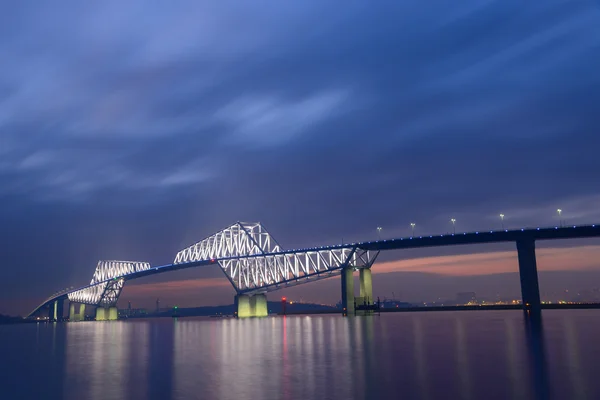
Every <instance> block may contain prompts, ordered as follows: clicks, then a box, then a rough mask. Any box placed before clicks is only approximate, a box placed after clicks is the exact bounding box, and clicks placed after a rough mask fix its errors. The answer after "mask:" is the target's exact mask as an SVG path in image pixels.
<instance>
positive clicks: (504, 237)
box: [29, 222, 600, 317]
mask: <svg viewBox="0 0 600 400" xmlns="http://www.w3.org/2000/svg"><path fill="white" fill-rule="evenodd" d="M588 237H600V225H584V226H567V227H558V226H555V227H548V228H522V229H517V230H499V231H476V232H465V233H453V234H445V235H428V236H418V237H417V236H414V237H404V238H397V239H386V240H377V241H368V242H359V243H349V244H340V245H334V246H323V247H314V248H304V249H293V250H284V249H282V248H281V246H280V245H279V244H278V243H277V241H276V240H275V239H274V238H273V237H272V236H271V235H270V234H269V233H268V232H267V231H266V230H265V229H264V227H263V226H262V225H261V224H260V223H245V222H236V223H235V224H233V225H231V226H230V227H228V228H225V229H223V230H221V231H220V232H217V233H216V234H214V235H212V236H209V237H207V238H206V239H204V240H202V241H200V242H198V243H196V244H194V245H192V246H190V247H187V248H186V249H183V250H181V251H180V252H178V253H177V255H176V256H175V259H174V261H173V263H172V264H168V265H163V266H156V267H153V266H151V265H150V264H149V263H147V262H137V261H100V262H98V265H97V267H96V270H95V272H94V274H93V277H92V280H91V281H90V283H89V284H88V285H85V286H82V287H79V288H75V289H69V290H65V291H61V292H58V293H55V294H53V295H52V296H50V297H49V298H48V299H46V300H45V301H44V302H42V303H41V304H40V305H39V306H38V307H36V308H35V309H34V310H33V311H32V312H31V313H30V314H29V317H31V316H33V315H34V314H36V313H37V312H38V311H40V310H41V309H42V308H45V307H48V306H49V305H51V304H52V303H53V302H55V301H57V300H64V299H68V300H69V301H71V302H73V303H80V304H86V305H92V306H97V307H105V308H108V307H114V306H115V305H116V303H117V301H118V299H119V296H120V294H121V291H122V290H123V286H124V284H125V282H126V281H129V280H132V279H137V278H142V277H145V276H150V275H156V274H161V273H165V272H171V271H176V270H180V269H186V268H193V267H203V266H209V265H219V266H220V267H221V270H222V271H223V273H224V274H225V276H226V277H227V279H228V280H229V282H231V284H232V286H233V287H234V289H235V290H236V292H237V294H238V295H254V294H262V293H266V292H271V291H275V290H278V289H282V288H285V287H290V286H294V285H299V284H303V283H308V282H313V281H316V280H320V279H325V278H329V277H332V276H336V275H340V274H341V273H342V271H344V270H347V269H350V268H351V269H365V268H366V269H368V268H370V267H371V266H372V265H373V263H374V262H375V260H376V258H377V255H378V254H379V252H380V251H381V250H398V249H408V248H419V247H438V246H452V245H464V244H482V243H499V242H516V243H517V250H518V252H519V269H520V273H521V286H522V291H523V297H524V301H523V303H524V304H526V301H530V300H528V299H530V298H531V299H533V300H531V301H534V302H535V295H536V293H537V302H538V303H539V288H538V283H537V269H536V264H535V245H534V242H535V241H537V240H550V239H575V238H588ZM526 292H527V293H526ZM532 296H533V297H532ZM527 304H528V303H527Z"/></svg>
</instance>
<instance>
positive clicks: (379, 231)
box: [377, 226, 383, 239]
mask: <svg viewBox="0 0 600 400" xmlns="http://www.w3.org/2000/svg"><path fill="white" fill-rule="evenodd" d="M382 229H383V228H382V227H380V226H378V227H377V237H379V239H381V230H382Z"/></svg>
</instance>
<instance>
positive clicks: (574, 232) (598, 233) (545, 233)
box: [30, 224, 600, 316]
mask: <svg viewBox="0 0 600 400" xmlns="http://www.w3.org/2000/svg"><path fill="white" fill-rule="evenodd" d="M591 237H600V224H594V225H581V226H568V227H550V228H528V229H525V228H524V229H518V230H498V231H493V230H492V231H477V232H464V233H463V232H461V233H452V234H445V235H426V236H415V237H405V238H396V239H386V240H377V241H368V242H359V243H349V244H340V245H334V246H323V247H314V248H304V249H293V250H286V251H279V252H274V253H267V254H255V255H248V256H236V257H226V258H219V259H210V260H201V261H193V262H187V263H179V264H168V265H162V266H158V267H152V268H150V269H148V270H144V271H138V272H133V273H130V274H126V275H123V276H121V277H120V278H122V279H124V280H126V281H128V280H133V279H138V278H142V277H146V276H150V275H156V274H162V273H165V272H171V271H177V270H181V269H187V268H194V267H201V266H208V265H213V264H218V263H219V262H220V261H226V260H231V259H244V258H261V257H262V258H264V257H268V256H274V255H283V254H294V253H306V252H312V251H320V250H325V249H344V248H349V249H362V250H370V251H381V250H400V249H412V248H422V247H423V248H424V247H440V246H456V245H468V244H483V243H501V242H516V241H518V240H521V239H529V240H531V239H533V240H559V239H581V238H591ZM334 272H335V270H330V271H328V273H327V274H323V277H329V276H334V275H336V274H335V273H334ZM315 275H318V276H315V277H316V278H318V277H320V274H315ZM306 278H307V279H303V278H300V279H296V282H290V283H286V282H281V283H278V284H273V285H269V286H268V287H265V288H264V289H268V290H277V289H280V288H282V287H286V286H290V285H293V284H298V283H300V282H308V281H313V280H315V279H308V278H314V277H306ZM115 279H116V278H115ZM90 286H93V285H86V286H83V287H80V288H77V289H73V290H71V291H68V292H61V293H59V294H56V295H55V296H53V297H50V298H49V299H47V300H46V301H44V303H42V304H40V305H39V306H38V307H37V308H36V309H35V310H34V311H32V312H31V314H30V316H31V315H33V314H34V313H35V312H37V311H38V310H39V309H41V308H42V307H44V306H46V305H48V304H49V303H51V302H53V301H55V300H58V299H61V298H65V297H66V296H67V295H68V294H69V293H71V292H75V291H78V290H82V289H86V288H89V287H90Z"/></svg>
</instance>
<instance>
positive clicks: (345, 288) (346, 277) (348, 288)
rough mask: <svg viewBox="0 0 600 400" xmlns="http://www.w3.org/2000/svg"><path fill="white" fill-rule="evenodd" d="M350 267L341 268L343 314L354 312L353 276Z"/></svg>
mask: <svg viewBox="0 0 600 400" xmlns="http://www.w3.org/2000/svg"><path fill="white" fill-rule="evenodd" d="M353 272H354V271H353V269H352V267H347V268H344V269H342V309H343V311H342V312H343V313H344V314H350V313H354V277H353V276H352V273H353Z"/></svg>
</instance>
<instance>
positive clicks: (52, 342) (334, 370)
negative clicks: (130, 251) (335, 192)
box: [0, 311, 600, 400]
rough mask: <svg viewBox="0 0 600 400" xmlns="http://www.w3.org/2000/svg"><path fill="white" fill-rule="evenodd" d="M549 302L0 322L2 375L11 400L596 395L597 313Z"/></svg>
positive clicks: (599, 326) (599, 384)
mask: <svg viewBox="0 0 600 400" xmlns="http://www.w3.org/2000/svg"><path fill="white" fill-rule="evenodd" d="M596 313H597V312H596ZM548 315H550V317H549V318H544V320H543V321H542V319H541V318H531V317H525V318H523V316H522V314H521V313H515V312H510V311H507V312H490V313H487V312H473V313H471V312H458V313H426V314H393V315H382V316H381V317H378V316H373V317H348V318H343V317H341V316H311V317H307V316H287V317H281V318H279V317H274V318H266V319H249V320H230V319H204V320H202V319H180V320H177V319H170V318H169V319H157V320H148V321H141V320H139V321H127V322H106V323H89V322H84V323H75V324H55V325H53V324H40V325H24V326H15V327H0V345H2V346H3V347H2V348H1V349H0V350H1V351H2V353H1V354H2V357H3V358H2V360H3V362H2V363H0V368H1V370H0V372H1V373H0V380H1V381H0V384H1V385H2V386H1V387H2V388H3V389H4V390H3V391H2V398H3V399H4V398H7V399H12V398H15V399H16V398H25V399H26V398H36V399H38V398H43V399H53V398H56V399H58V398H67V399H82V398H86V399H87V398H89V399H167V400H168V399H190V398H191V399H193V398H202V399H230V398H231V399H234V398H256V399H286V400H292V399H297V398H306V399H309V398H319V399H373V398H377V399H387V398H409V399H428V400H430V399H438V398H443V399H447V398H449V399H455V398H457V399H469V398H471V399H480V398H485V399H504V398H514V399H531V398H537V399H548V398H557V399H562V398H589V399H592V398H596V397H594V394H597V393H598V392H600V390H599V389H600V382H598V381H597V380H596V379H595V376H594V374H593V373H592V372H591V371H593V369H594V368H595V366H596V360H595V357H594V354H597V353H598V352H600V343H598V341H597V340H596V338H597V335H598V334H599V333H600V320H599V319H598V318H595V317H594V316H596V315H597V314H594V311H590V312H587V314H585V313H583V312H582V313H580V314H578V315H580V317H579V318H577V317H572V316H571V315H570V314H568V313H564V314H560V313H558V312H557V313H554V314H552V313H551V314H548ZM7 344H10V345H7ZM584 348H585V349H586V351H585V352H584V351H583V349H584ZM7 365H10V367H9V368H7V367H6V366H7ZM32 376H33V377H36V378H35V379H36V381H37V382H36V383H37V384H31V382H30V380H28V379H26V377H32ZM594 392H596V393H594ZM6 394H8V395H6ZM552 396H553V397H552Z"/></svg>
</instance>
